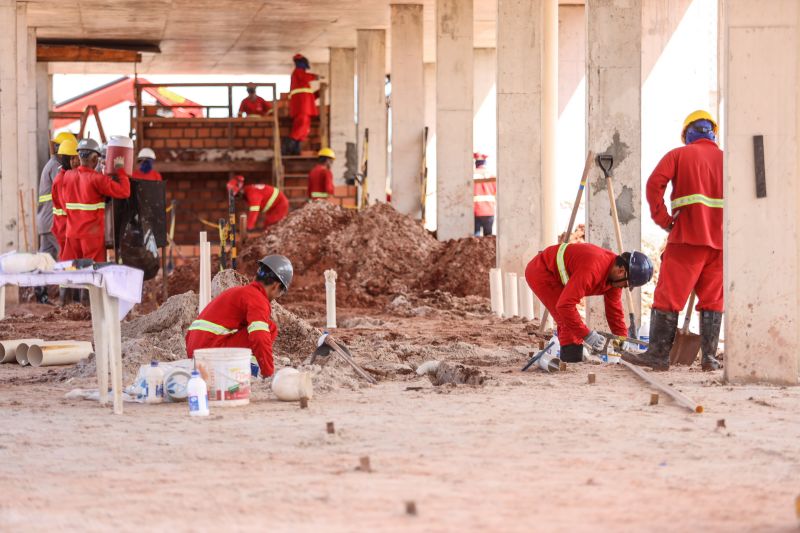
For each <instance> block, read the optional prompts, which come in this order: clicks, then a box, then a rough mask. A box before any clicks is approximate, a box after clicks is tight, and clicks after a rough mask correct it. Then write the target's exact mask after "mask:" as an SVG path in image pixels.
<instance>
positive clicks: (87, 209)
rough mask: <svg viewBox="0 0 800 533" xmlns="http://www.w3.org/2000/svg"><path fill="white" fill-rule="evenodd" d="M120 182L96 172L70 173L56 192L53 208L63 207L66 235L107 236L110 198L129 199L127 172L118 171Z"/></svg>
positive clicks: (79, 170) (66, 174)
mask: <svg viewBox="0 0 800 533" xmlns="http://www.w3.org/2000/svg"><path fill="white" fill-rule="evenodd" d="M117 174H118V176H119V182H116V181H114V180H112V179H111V177H110V176H106V175H105V174H101V173H100V172H97V171H96V170H94V169H93V168H88V167H84V166H79V167H78V168H76V169H73V170H68V171H66V172H65V173H64V175H63V176H61V177H60V178H59V180H58V186H57V187H56V188H55V190H54V191H53V204H54V205H63V206H64V211H65V212H66V214H67V224H66V232H65V235H66V236H67V237H68V238H70V239H87V238H93V237H99V236H100V235H104V234H105V209H106V203H105V202H106V197H107V196H110V197H111V198H120V199H121V198H128V197H129V196H130V195H131V183H130V180H129V178H128V175H127V174H126V173H125V170H124V169H122V168H120V169H117Z"/></svg>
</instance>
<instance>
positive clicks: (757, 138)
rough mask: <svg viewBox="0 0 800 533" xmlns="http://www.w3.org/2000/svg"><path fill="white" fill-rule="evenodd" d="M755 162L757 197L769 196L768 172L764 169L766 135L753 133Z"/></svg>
mask: <svg viewBox="0 0 800 533" xmlns="http://www.w3.org/2000/svg"><path fill="white" fill-rule="evenodd" d="M753 162H754V163H755V167H756V168H755V170H756V198H766V197H767V174H766V170H765V169H764V136H763V135H753Z"/></svg>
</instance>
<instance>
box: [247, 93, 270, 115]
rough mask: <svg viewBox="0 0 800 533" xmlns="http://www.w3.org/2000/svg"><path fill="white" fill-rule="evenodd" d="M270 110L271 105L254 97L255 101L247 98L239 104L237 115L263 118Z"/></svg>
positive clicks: (258, 97)
mask: <svg viewBox="0 0 800 533" xmlns="http://www.w3.org/2000/svg"><path fill="white" fill-rule="evenodd" d="M270 109H272V104H271V103H269V102H267V101H266V100H264V99H263V98H261V97H260V96H258V95H256V98H255V101H254V100H251V99H250V97H249V96H248V97H247V98H245V99H244V100H242V103H241V104H239V114H240V115H241V114H243V113H246V114H247V116H253V115H257V116H264V115H266V114H267V113H269V110H270Z"/></svg>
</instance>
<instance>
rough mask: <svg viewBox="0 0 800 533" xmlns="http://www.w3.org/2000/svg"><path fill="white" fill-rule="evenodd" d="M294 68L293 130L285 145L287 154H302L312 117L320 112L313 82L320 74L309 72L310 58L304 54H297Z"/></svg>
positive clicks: (291, 91)
mask: <svg viewBox="0 0 800 533" xmlns="http://www.w3.org/2000/svg"><path fill="white" fill-rule="evenodd" d="M292 60H293V61H294V70H293V71H292V80H291V85H290V90H289V115H290V116H291V117H292V132H291V133H290V134H289V138H288V139H287V143H286V147H285V150H286V152H285V155H300V143H302V142H303V141H305V140H306V137H308V134H309V133H310V132H311V117H316V116H317V115H318V114H319V111H318V110H317V102H316V99H317V97H316V95H315V94H314V89H312V88H311V82H312V81H314V80H317V79H319V76H317V75H316V74H313V73H311V72H307V71H308V69H309V68H311V67H310V65H309V64H308V59H306V58H305V57H304V56H303V55H302V54H295V56H294V57H293V58H292Z"/></svg>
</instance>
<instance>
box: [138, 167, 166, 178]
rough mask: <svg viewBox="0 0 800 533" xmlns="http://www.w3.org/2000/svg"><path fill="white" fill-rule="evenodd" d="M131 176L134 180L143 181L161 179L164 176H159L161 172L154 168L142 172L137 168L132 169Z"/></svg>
mask: <svg viewBox="0 0 800 533" xmlns="http://www.w3.org/2000/svg"><path fill="white" fill-rule="evenodd" d="M131 178H133V179H135V180H143V181H163V180H164V178H163V177H162V176H161V172H159V171H158V170H155V169H152V168H151V169H150V170H149V171H147V172H142V171H141V170H139V169H138V168H135V169H133V175H132V176H131Z"/></svg>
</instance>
